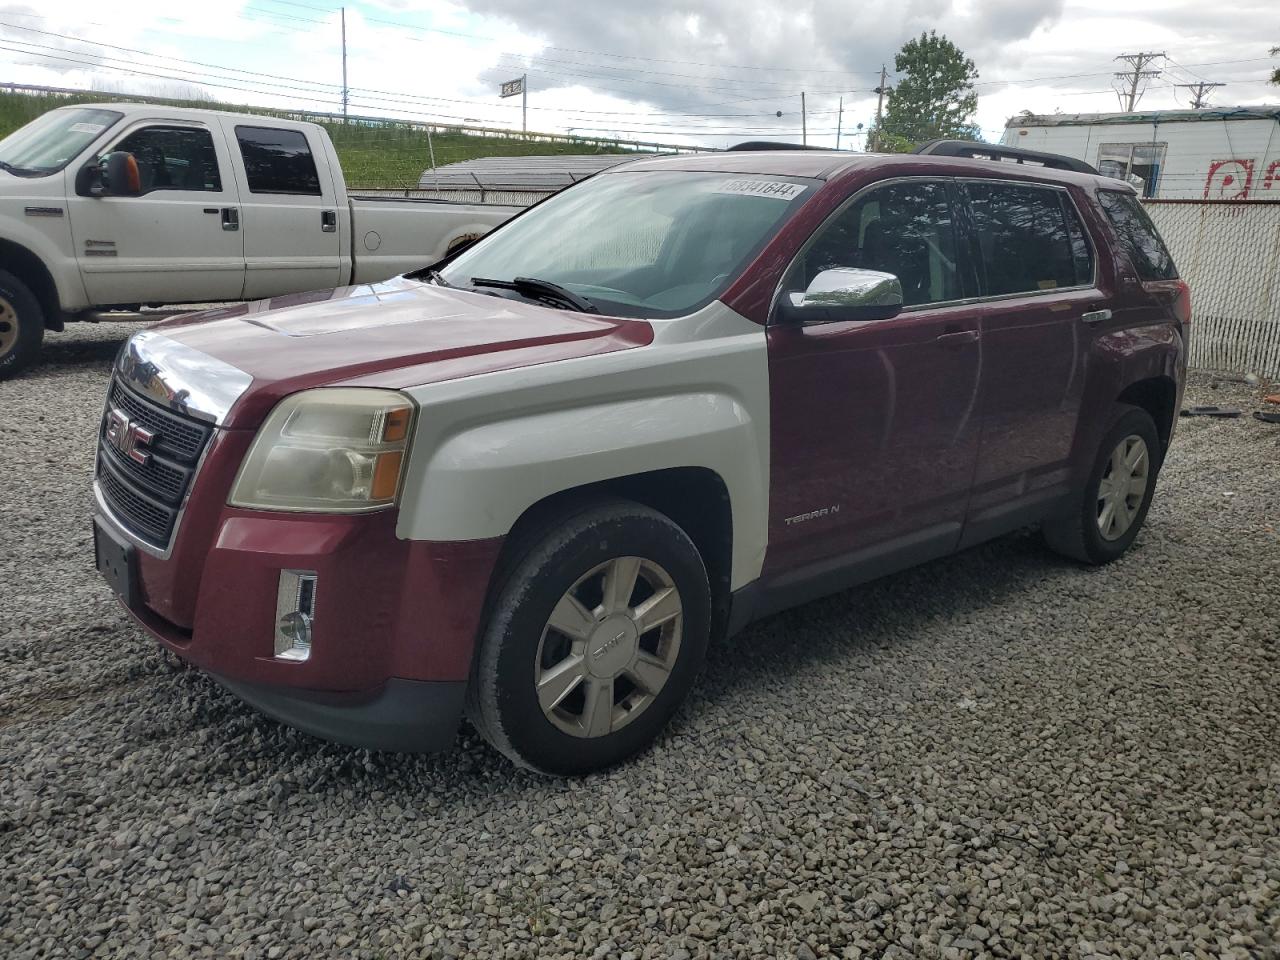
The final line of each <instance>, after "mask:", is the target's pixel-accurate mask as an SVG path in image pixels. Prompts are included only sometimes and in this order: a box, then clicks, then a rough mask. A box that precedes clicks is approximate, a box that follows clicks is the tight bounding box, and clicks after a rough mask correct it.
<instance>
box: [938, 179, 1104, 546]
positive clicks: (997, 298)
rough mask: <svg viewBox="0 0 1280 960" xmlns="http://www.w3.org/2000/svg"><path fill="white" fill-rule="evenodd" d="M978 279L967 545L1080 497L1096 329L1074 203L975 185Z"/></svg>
mask: <svg viewBox="0 0 1280 960" xmlns="http://www.w3.org/2000/svg"><path fill="white" fill-rule="evenodd" d="M961 193H962V195H963V196H965V197H966V198H967V201H968V205H969V209H970V213H971V217H970V222H971V223H972V228H973V238H974V246H975V247H976V250H975V255H974V259H975V260H976V261H977V264H978V269H979V282H980V285H981V289H982V293H983V297H984V307H983V317H982V350H983V369H982V382H983V387H982V404H981V407H982V409H981V420H982V444H981V452H980V454H979V457H978V467H977V472H976V475H975V477H974V491H973V499H972V502H971V504H970V516H969V522H968V525H967V528H966V531H965V542H966V543H973V542H978V541H980V540H984V539H987V538H988V537H989V536H991V535H993V534H995V533H999V532H1002V531H1003V530H1006V529H1011V528H1013V527H1016V526H1019V525H1020V524H1022V523H1026V522H1029V521H1031V520H1038V519H1039V518H1040V516H1042V515H1043V513H1044V512H1045V510H1046V508H1047V507H1051V505H1052V504H1053V503H1054V502H1055V501H1056V500H1058V499H1059V498H1061V497H1063V496H1064V495H1066V494H1067V493H1068V491H1069V489H1070V480H1071V472H1070V471H1071V451H1072V445H1073V443H1074V441H1075V437H1076V425H1077V422H1078V421H1079V418H1080V404H1081V400H1082V397H1083V394H1084V383H1085V374H1086V363H1087V357H1088V347H1089V343H1090V342H1091V340H1092V337H1093V329H1092V328H1091V327H1090V325H1089V324H1088V323H1087V322H1086V314H1091V313H1092V311H1094V310H1095V309H1096V308H1098V307H1099V306H1101V303H1102V294H1101V292H1100V291H1099V290H1098V289H1097V288H1096V287H1095V286H1094V263H1093V254H1092V249H1091V247H1090V245H1089V242H1088V239H1087V236H1086V234H1085V231H1084V227H1083V226H1082V224H1081V221H1080V218H1079V215H1078V214H1077V212H1076V209H1075V206H1074V204H1073V203H1072V200H1071V197H1070V194H1069V193H1068V192H1067V191H1066V190H1065V189H1063V188H1061V187H1054V186H1049V185H1041V184H1032V183H1025V182H1017V183H1015V182H995V181H979V182H970V183H965V184H963V185H962V186H961Z"/></svg>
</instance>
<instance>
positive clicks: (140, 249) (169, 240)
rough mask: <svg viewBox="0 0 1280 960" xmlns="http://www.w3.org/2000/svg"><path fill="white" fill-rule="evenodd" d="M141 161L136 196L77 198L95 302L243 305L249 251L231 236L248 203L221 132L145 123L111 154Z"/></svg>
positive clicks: (76, 218)
mask: <svg viewBox="0 0 1280 960" xmlns="http://www.w3.org/2000/svg"><path fill="white" fill-rule="evenodd" d="M116 150H124V151H127V152H129V153H132V154H133V155H134V157H135V158H136V159H137V161H138V172H139V174H140V176H141V183H142V191H141V193H140V194H139V195H138V196H134V197H81V196H76V195H75V194H74V193H73V194H71V195H70V196H68V198H67V206H68V208H69V211H70V219H71V232H72V236H73V238H74V240H75V246H76V259H77V261H78V262H79V265H80V274H81V276H82V277H83V279H84V285H85V289H86V291H87V292H88V295H89V300H90V302H91V303H94V304H97V305H108V304H132V303H199V302H207V301H211V300H212V301H216V300H238V299H239V298H240V293H241V290H242V289H243V287H244V248H243V246H242V242H241V234H240V232H239V231H238V230H234V229H227V224H228V221H229V220H232V219H234V216H235V212H236V209H237V207H238V206H239V203H240V196H239V193H238V192H237V190H236V184H235V179H234V178H233V176H232V173H231V171H232V164H231V162H230V156H229V154H228V152H227V145H226V141H225V139H224V138H223V135H222V131H221V130H220V129H219V128H218V127H217V126H216V125H214V126H212V127H210V126H208V125H206V124H204V123H200V122H195V121H176V120H164V121H158V120H140V121H138V122H136V123H134V124H133V125H131V126H130V127H128V128H126V129H125V130H123V131H122V132H121V135H120V136H119V137H118V138H117V139H115V140H113V141H111V142H110V145H109V146H108V147H107V148H106V149H105V150H103V151H102V152H103V153H104V154H106V153H111V152H113V151H116Z"/></svg>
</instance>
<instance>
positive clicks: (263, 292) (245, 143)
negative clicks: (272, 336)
mask: <svg viewBox="0 0 1280 960" xmlns="http://www.w3.org/2000/svg"><path fill="white" fill-rule="evenodd" d="M260 122H261V121H258V122H257V123H260ZM257 123H241V122H239V121H237V120H235V119H227V120H225V121H224V126H225V128H226V130H227V135H228V139H229V140H230V141H231V142H232V143H234V144H235V149H236V150H238V151H239V153H240V158H241V160H242V161H243V162H242V163H240V164H237V165H236V176H237V177H238V179H239V183H240V195H241V197H242V198H243V203H242V204H241V211H242V212H241V222H242V229H243V230H244V256H245V266H246V273H245V283H244V296H245V299H246V300H258V299H261V298H264V297H275V296H279V295H281V294H286V293H302V292H304V291H307V290H318V289H322V288H326V287H336V286H339V285H340V284H342V283H344V282H345V281H346V279H347V278H346V277H345V276H343V270H342V265H343V264H342V256H341V254H342V248H341V239H342V238H341V233H340V231H339V223H338V218H339V217H346V216H348V215H349V210H348V208H346V207H345V206H344V207H343V209H341V210H339V209H338V207H337V197H336V195H335V192H334V185H333V182H332V179H331V178H330V177H329V176H328V173H329V167H328V164H327V162H326V161H325V159H324V153H323V150H322V144H320V143H319V142H318V141H317V142H316V143H314V144H313V143H312V142H311V141H310V140H308V138H307V134H306V133H304V132H303V131H302V130H300V129H285V128H279V127H266V126H259V125H257ZM315 136H319V134H315ZM317 154H319V157H320V164H319V165H318V164H317ZM321 167H322V168H323V173H324V175H323V176H322V175H321V170H320V168H321Z"/></svg>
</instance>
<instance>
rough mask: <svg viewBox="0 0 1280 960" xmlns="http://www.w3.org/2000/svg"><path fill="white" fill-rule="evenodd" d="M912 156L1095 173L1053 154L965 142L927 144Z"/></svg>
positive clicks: (1079, 164) (1081, 164)
mask: <svg viewBox="0 0 1280 960" xmlns="http://www.w3.org/2000/svg"><path fill="white" fill-rule="evenodd" d="M911 152H912V153H921V154H928V155H929V156H931V157H972V158H974V159H976V160H999V161H1004V162H1012V163H1029V164H1036V165H1038V166H1041V167H1049V168H1051V169H1053V170H1074V171H1075V172H1076V173H1092V174H1093V175H1094V176H1097V175H1098V171H1097V170H1095V169H1094V168H1093V167H1091V166H1090V165H1089V164H1087V163H1085V162H1084V161H1083V160H1077V159H1076V158H1075V157H1064V156H1061V155H1060V154H1057V153H1041V152H1040V151H1039V150H1023V149H1022V148H1021V147H1006V146H1003V145H1001V144H995V143H974V142H972V141H969V140H930V141H929V142H928V143H922V144H920V146H918V147H916V148H915V149H914V150H912V151H911Z"/></svg>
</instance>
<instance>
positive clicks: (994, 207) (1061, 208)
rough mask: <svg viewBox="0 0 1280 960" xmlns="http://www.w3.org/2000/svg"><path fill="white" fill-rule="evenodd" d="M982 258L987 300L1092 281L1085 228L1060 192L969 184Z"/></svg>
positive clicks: (1025, 187) (1003, 185)
mask: <svg viewBox="0 0 1280 960" xmlns="http://www.w3.org/2000/svg"><path fill="white" fill-rule="evenodd" d="M965 190H966V192H967V193H968V195H969V206H970V208H971V209H972V211H973V226H974V232H975V233H976V235H977V240H978V249H979V252H980V254H981V258H982V267H983V273H984V277H985V279H984V283H983V294H984V296H989V297H992V296H1007V295H1009V294H1016V293H1035V292H1037V291H1040V290H1057V289H1059V288H1061V287H1077V286H1083V285H1085V284H1088V283H1091V282H1092V280H1093V264H1092V258H1091V257H1090V256H1089V245H1088V243H1087V242H1086V240H1085V236H1084V230H1083V228H1082V227H1081V226H1080V222H1079V221H1078V220H1077V219H1076V218H1075V211H1074V210H1071V209H1070V204H1068V203H1064V202H1063V201H1064V200H1065V199H1066V198H1065V196H1064V195H1063V193H1062V191H1060V190H1055V189H1051V188H1047V187H1033V186H1022V185H1019V184H1009V183H969V184H966V185H965Z"/></svg>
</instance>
